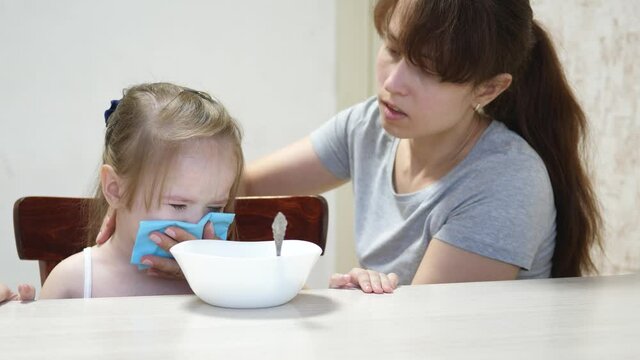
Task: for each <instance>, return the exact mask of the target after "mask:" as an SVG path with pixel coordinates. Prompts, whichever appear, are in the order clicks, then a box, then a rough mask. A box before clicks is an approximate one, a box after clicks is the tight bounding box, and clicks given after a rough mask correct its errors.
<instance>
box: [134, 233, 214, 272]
mask: <svg viewBox="0 0 640 360" xmlns="http://www.w3.org/2000/svg"><path fill="white" fill-rule="evenodd" d="M202 237H203V238H204V239H218V238H217V237H216V234H215V232H214V231H213V224H211V222H210V221H208V222H207V224H206V225H205V226H204V234H203V236H202ZM149 239H151V241H153V242H154V243H156V244H157V245H158V246H159V247H161V248H162V249H164V250H165V251H167V252H169V249H171V247H173V245H175V244H177V243H179V242H181V241H186V240H193V239H195V237H194V236H193V235H191V234H190V233H188V232H187V231H185V230H183V229H181V228H179V227H169V228H167V229H166V230H165V231H164V233H161V232H158V231H155V232H152V233H151V234H150V235H149ZM142 263H143V264H144V265H148V266H151V268H149V269H147V275H150V276H158V277H163V278H167V279H184V274H183V273H182V270H180V266H178V262H177V261H175V260H174V259H168V258H164V257H160V256H153V255H147V256H143V257H142Z"/></svg>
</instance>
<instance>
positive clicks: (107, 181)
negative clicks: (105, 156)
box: [100, 165, 124, 209]
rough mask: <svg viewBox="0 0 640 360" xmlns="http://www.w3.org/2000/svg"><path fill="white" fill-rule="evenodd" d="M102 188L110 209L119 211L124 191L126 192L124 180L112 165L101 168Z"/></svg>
mask: <svg viewBox="0 0 640 360" xmlns="http://www.w3.org/2000/svg"><path fill="white" fill-rule="evenodd" d="M100 186H101V187H102V194H103V195H104V197H105V199H107V202H108V203H109V206H110V207H112V208H114V209H117V208H119V207H121V206H122V191H123V190H124V187H123V184H122V179H121V178H120V176H118V174H116V171H115V170H114V169H113V167H112V166H111V165H102V167H100Z"/></svg>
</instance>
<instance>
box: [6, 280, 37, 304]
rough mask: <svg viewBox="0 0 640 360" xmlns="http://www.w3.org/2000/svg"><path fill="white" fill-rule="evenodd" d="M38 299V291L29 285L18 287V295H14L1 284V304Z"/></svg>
mask: <svg viewBox="0 0 640 360" xmlns="http://www.w3.org/2000/svg"><path fill="white" fill-rule="evenodd" d="M35 297H36V289H35V288H34V287H33V286H31V285H27V284H21V285H18V293H17V294H16V293H14V292H12V291H11V290H9V288H7V287H6V286H4V285H2V284H0V303H2V302H4V301H7V300H18V301H32V300H34V299H35Z"/></svg>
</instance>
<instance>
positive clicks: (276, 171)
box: [239, 136, 347, 196]
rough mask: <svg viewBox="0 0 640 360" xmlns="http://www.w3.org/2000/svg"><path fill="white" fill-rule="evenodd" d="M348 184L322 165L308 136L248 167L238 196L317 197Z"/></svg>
mask: <svg viewBox="0 0 640 360" xmlns="http://www.w3.org/2000/svg"><path fill="white" fill-rule="evenodd" d="M345 182H347V180H343V179H339V178H337V177H336V176H335V175H333V174H332V173H331V172H330V171H329V170H328V169H327V168H326V167H325V166H324V165H323V164H322V162H321V161H320V158H318V155H316V152H315V150H313V145H312V144H311V140H310V139H309V137H308V136H307V137H305V138H303V139H301V140H299V141H297V142H295V143H293V144H291V145H289V146H287V147H285V148H283V149H281V150H279V151H276V152H275V153H273V154H271V155H267V156H266V157H264V158H262V159H259V160H257V161H254V162H252V163H251V164H249V165H248V166H247V168H246V169H245V172H244V174H243V176H242V182H241V184H240V191H239V195H241V196H242V195H244V196H260V195H315V194H320V193H322V192H325V191H328V190H331V189H333V188H336V187H338V186H340V185H342V184H344V183H345Z"/></svg>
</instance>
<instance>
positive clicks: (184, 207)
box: [169, 204, 187, 210]
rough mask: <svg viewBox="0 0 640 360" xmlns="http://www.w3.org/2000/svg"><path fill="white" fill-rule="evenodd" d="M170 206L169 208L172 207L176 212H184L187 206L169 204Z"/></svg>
mask: <svg viewBox="0 0 640 360" xmlns="http://www.w3.org/2000/svg"><path fill="white" fill-rule="evenodd" d="M169 205H171V207H173V208H174V209H176V210H184V209H186V208H187V205H183V204H169Z"/></svg>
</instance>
